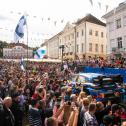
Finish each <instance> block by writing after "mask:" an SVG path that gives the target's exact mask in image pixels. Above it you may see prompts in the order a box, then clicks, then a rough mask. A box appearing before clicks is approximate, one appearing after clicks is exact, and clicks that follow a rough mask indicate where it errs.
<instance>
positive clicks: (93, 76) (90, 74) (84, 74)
mask: <svg viewBox="0 0 126 126" xmlns="http://www.w3.org/2000/svg"><path fill="white" fill-rule="evenodd" d="M79 75H81V76H84V77H87V78H95V77H98V76H104V75H103V74H99V73H79Z"/></svg>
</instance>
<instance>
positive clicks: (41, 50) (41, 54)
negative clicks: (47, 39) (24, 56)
mask: <svg viewBox="0 0 126 126" xmlns="http://www.w3.org/2000/svg"><path fill="white" fill-rule="evenodd" d="M45 54H46V49H45V48H39V49H38V50H36V51H35V55H34V58H35V59H42V58H43V57H44V56H45Z"/></svg>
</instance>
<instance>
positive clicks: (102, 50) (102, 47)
mask: <svg viewBox="0 0 126 126" xmlns="http://www.w3.org/2000/svg"><path fill="white" fill-rule="evenodd" d="M101 52H102V53H103V52H104V46H103V45H101Z"/></svg>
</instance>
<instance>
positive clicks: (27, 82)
mask: <svg viewBox="0 0 126 126" xmlns="http://www.w3.org/2000/svg"><path fill="white" fill-rule="evenodd" d="M26 31H27V63H26V84H28V83H29V81H28V24H27V21H26Z"/></svg>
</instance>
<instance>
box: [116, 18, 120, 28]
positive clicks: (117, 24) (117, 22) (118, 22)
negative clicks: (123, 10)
mask: <svg viewBox="0 0 126 126" xmlns="http://www.w3.org/2000/svg"><path fill="white" fill-rule="evenodd" d="M116 28H117V29H118V28H121V18H120V19H118V20H116Z"/></svg>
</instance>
